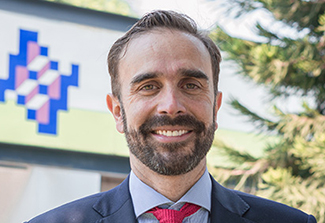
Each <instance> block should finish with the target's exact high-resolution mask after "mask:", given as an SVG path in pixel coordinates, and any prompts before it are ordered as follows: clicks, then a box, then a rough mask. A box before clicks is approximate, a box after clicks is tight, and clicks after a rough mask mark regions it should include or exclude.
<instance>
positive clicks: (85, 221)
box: [29, 177, 316, 223]
mask: <svg viewBox="0 0 325 223" xmlns="http://www.w3.org/2000/svg"><path fill="white" fill-rule="evenodd" d="M211 178H212V177H211ZM72 222H74V223H136V222H137V220H136V218H135V214H134V210H133V204H132V199H131V195H130V192H129V178H127V179H126V180H124V181H123V182H122V183H121V184H120V185H119V186H117V187H116V188H114V189H112V190H109V191H106V192H102V193H98V194H95V195H91V196H88V197H85V198H82V199H80V200H76V201H73V202H71V203H68V204H65V205H63V206H60V207H58V208H56V209H53V210H51V211H48V212H46V213H44V214H42V215H39V216H37V217H35V218H34V219H32V220H30V221H29V223H72ZM210 222H211V223H315V222H316V220H315V218H314V217H313V216H311V215H307V214H305V213H303V212H302V211H299V210H297V209H294V208H291V207H288V206H286V205H283V204H280V203H276V202H274V201H270V200H266V199H263V198H259V197H256V196H252V195H249V194H245V193H242V192H239V191H234V190H230V189H227V188H225V187H222V186H221V185H220V184H218V183H217V182H216V181H215V180H214V179H213V178H212V206H211V215H210Z"/></svg>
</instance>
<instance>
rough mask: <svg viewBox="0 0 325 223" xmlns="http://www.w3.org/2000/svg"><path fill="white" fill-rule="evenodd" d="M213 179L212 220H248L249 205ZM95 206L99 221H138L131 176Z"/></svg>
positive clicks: (237, 222) (133, 222)
mask: <svg viewBox="0 0 325 223" xmlns="http://www.w3.org/2000/svg"><path fill="white" fill-rule="evenodd" d="M211 180H212V196H211V200H212V203H211V205H212V206H211V216H210V217H211V218H210V222H211V223H215V222H236V223H241V222H246V221H245V219H244V218H243V215H244V214H245V213H246V212H247V211H248V210H249V208H250V207H249V205H248V204H247V203H246V202H245V201H244V200H243V199H241V198H240V196H238V195H237V194H236V193H235V192H234V191H232V190H230V189H227V188H225V187H223V186H221V185H220V184H219V183H218V182H217V181H215V180H214V179H213V177H212V176H211ZM93 208H94V209H95V210H96V211H97V212H98V213H99V214H101V215H102V216H103V218H102V219H101V220H99V221H98V223H105V222H106V223H108V222H114V223H125V222H128V223H136V218H135V214H134V209H133V203H132V199H131V195H130V191H129V177H127V178H126V179H125V180H124V181H123V182H122V183H121V184H120V185H119V186H117V187H115V188H114V189H112V190H110V191H107V192H105V193H103V195H102V196H101V198H100V199H99V200H98V201H97V202H96V203H95V205H94V206H93Z"/></svg>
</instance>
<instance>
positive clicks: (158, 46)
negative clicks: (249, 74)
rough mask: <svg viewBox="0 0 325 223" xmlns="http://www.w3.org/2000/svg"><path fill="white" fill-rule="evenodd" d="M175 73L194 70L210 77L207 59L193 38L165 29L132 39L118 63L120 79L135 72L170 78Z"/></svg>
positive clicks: (208, 59)
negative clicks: (152, 73) (156, 73)
mask: <svg viewBox="0 0 325 223" xmlns="http://www.w3.org/2000/svg"><path fill="white" fill-rule="evenodd" d="M179 69H198V70H201V71H202V72H204V73H206V74H207V75H208V74H211V75H212V66H211V57H210V54H209V51H208V50H207V48H206V47H205V45H204V44H203V42H202V41H201V40H199V39H198V38H197V37H195V36H193V35H192V34H189V33H185V32H182V31H178V30H172V29H167V28H157V29H154V30H151V31H150V32H146V33H143V34H140V35H139V36H137V37H135V38H133V39H132V40H131V41H130V42H129V44H128V46H127V47H126V49H125V51H124V52H123V53H122V56H121V59H120V63H119V71H120V72H119V75H120V77H121V78H123V76H124V75H126V74H127V75H136V73H138V72H159V73H164V74H172V73H177V70H179Z"/></svg>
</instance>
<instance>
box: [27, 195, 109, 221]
mask: <svg viewBox="0 0 325 223" xmlns="http://www.w3.org/2000/svg"><path fill="white" fill-rule="evenodd" d="M103 194H104V193H98V194H94V195H91V196H87V197H84V198H81V199H78V200H75V201H72V202H69V203H67V204H64V205H62V206H59V207H57V208H54V209H52V210H50V211H47V212H45V213H43V214H41V215H39V216H37V217H35V218H33V219H32V220H31V221H29V223H41V222H48V223H58V222H69V223H70V222H71V223H72V222H76V223H77V222H78V223H81V222H89V220H90V219H91V220H95V219H100V217H101V215H100V214H99V213H98V212H97V211H95V210H94V209H93V205H94V204H95V203H96V202H97V201H98V199H100V198H101V197H102V196H103Z"/></svg>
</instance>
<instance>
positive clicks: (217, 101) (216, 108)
mask: <svg viewBox="0 0 325 223" xmlns="http://www.w3.org/2000/svg"><path fill="white" fill-rule="evenodd" d="M221 103H222V92H221V91H218V93H217V95H216V107H215V108H214V109H215V117H214V118H215V122H216V123H215V125H216V129H218V122H217V114H218V111H219V109H220V107H221Z"/></svg>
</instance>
